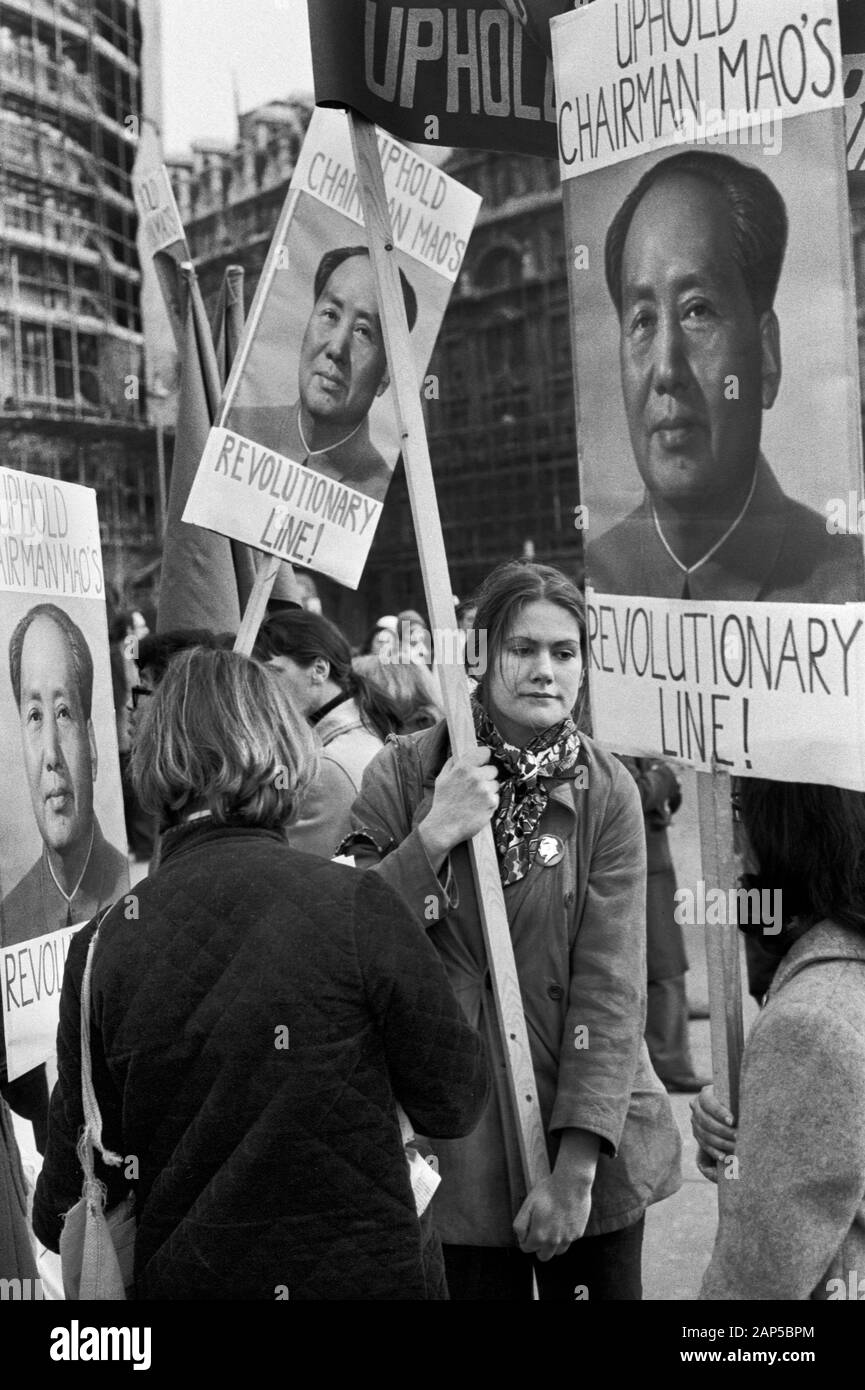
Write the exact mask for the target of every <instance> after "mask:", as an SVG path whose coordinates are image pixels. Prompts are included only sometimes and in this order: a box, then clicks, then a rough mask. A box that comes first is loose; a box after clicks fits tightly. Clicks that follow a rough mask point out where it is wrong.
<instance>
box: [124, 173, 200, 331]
mask: <svg viewBox="0 0 865 1390" xmlns="http://www.w3.org/2000/svg"><path fill="white" fill-rule="evenodd" d="M132 193H133V197H134V199H135V206H136V208H137V210H138V216H139V219H140V221H141V227H142V231H143V234H144V243H145V245H146V246H147V248H148V250H149V251H150V254H151V255H152V257H153V265H154V268H155V270H156V273H157V276H158V277H159V283H160V287H161V289H162V295H163V298H164V300H165V305H166V308H167V309H168V316H169V320H170V322H171V329H172V332H173V333H174V338H175V341H176V343H177V345H178V347H180V346H181V344H182V338H183V316H184V309H183V301H184V293H183V282H182V280H181V277H180V274H179V271H180V266H181V265H182V264H183V262H184V261H188V260H189V259H190V255H189V247H188V246H187V244H186V233H185V232H184V230H183V223H182V221H181V220H180V211H179V209H178V207H177V201H176V199H175V197H174V189H173V188H172V187H171V180H170V178H169V177H168V170H167V169H166V167H165V165H164V164H160V165H159V166H158V167H156V168H153V169H143V170H140V171H136V172H135V174H134V175H133V177H132Z"/></svg>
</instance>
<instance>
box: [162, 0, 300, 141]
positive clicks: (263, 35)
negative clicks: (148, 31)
mask: <svg viewBox="0 0 865 1390" xmlns="http://www.w3.org/2000/svg"><path fill="white" fill-rule="evenodd" d="M162 52H163V66H162V72H163V102H164V111H163V116H164V148H165V150H166V153H168V154H180V153H182V152H183V151H184V150H186V149H188V148H189V145H190V143H191V142H192V141H193V140H195V139H199V138H204V139H215V140H226V141H233V140H234V138H235V136H236V133H237V125H236V122H235V116H234V96H233V93H232V71H233V72H234V73H235V74H236V78H237V86H238V89H239V93H240V109H241V111H247V110H249V108H250V107H252V106H258V105H259V104H260V103H262V102H264V101H271V100H273V99H274V98H278V97H286V96H288V94H289V93H290V92H295V91H304V92H309V93H311V92H312V60H311V58H310V53H309V28H308V25H307V15H306V0H162Z"/></svg>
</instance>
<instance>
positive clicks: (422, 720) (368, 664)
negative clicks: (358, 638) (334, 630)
mask: <svg viewBox="0 0 865 1390" xmlns="http://www.w3.org/2000/svg"><path fill="white" fill-rule="evenodd" d="M352 664H353V666H354V669H355V671H356V672H357V673H358V674H360V675H362V676H365V677H366V679H367V680H368V681H370V683H371V684H372V685H375V686H377V687H378V688H379V690H383V691H384V692H385V693H386V694H387V695H389V696H390V698H391V699H392V700H393V702H394V704H395V705H396V708H397V710H398V712H399V719H400V728H399V729H398V731H397V732H398V733H402V734H410V733H415V732H416V731H417V730H418V729H428V728H431V727H432V725H433V724H437V723H438V722H439V720H440V719H443V718H444V705H443V703H442V697H441V692H440V690H439V688H438V685H437V684H436V680H435V677H434V676H433V675H432V673H431V672H430V670H429V668H428V667H426V666H424V665H422V664H421V663H420V662H417V661H382V660H381V658H380V657H377V656H372V655H371V654H369V653H366V654H364V655H363V656H356V657H355V658H354V662H353V663H352Z"/></svg>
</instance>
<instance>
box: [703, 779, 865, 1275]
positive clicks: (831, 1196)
mask: <svg viewBox="0 0 865 1390" xmlns="http://www.w3.org/2000/svg"><path fill="white" fill-rule="evenodd" d="M739 806H740V812H741V818H742V830H743V832H744V836H745V838H746V840H747V852H748V857H749V859H750V861H751V865H752V867H753V868H755V870H756V872H754V873H751V874H746V875H745V876H743V879H742V883H743V885H744V887H745V889H746V890H747V891H748V893H749V894H750V895H751V897H750V899H749V902H748V907H749V908H750V907H751V904H752V902H753V904H754V910H752V911H748V912H744V913H743V912H740V920H741V918H742V916H747V918H748V921H747V922H743V923H742V929H743V930H744V931H746V932H747V933H748V934H749V935H750V934H756V935H757V936H759V939H760V941H761V943H762V945H763V946H764V948H765V950H766V951H767V952H771V954H772V955H773V956H774V958H775V962H776V966H775V973H774V978H773V979H772V982H771V985H770V987H769V990H768V994H767V996H766V1000H765V1003H764V1005H763V1008H762V1010H761V1012H760V1014H759V1015H758V1017H757V1019H756V1021H755V1023H754V1025H753V1027H752V1029H751V1033H750V1036H749V1038H748V1041H747V1044H746V1047H745V1055H744V1059H743V1062H742V1073H741V1080H740V1092H739V1114H738V1122H737V1127H736V1128H733V1124H732V1122H733V1121H735V1120H736V1117H734V1116H732V1115H730V1114H729V1113H727V1114H726V1115H725V1113H724V1109H723V1107H722V1106H721V1105H720V1104H719V1103H718V1102H717V1101H716V1100H715V1098H714V1095H713V1093H712V1091H711V1089H709V1090H708V1091H704V1092H703V1093H702V1095H701V1096H700V1097H699V1099H698V1100H696V1101H695V1102H694V1103H693V1105H692V1128H693V1131H694V1137H695V1138H696V1140H697V1143H698V1145H699V1149H700V1152H699V1157H698V1163H699V1167H700V1170H701V1172H703V1173H704V1175H705V1176H706V1177H709V1178H711V1179H712V1180H713V1181H716V1180H717V1170H716V1167H715V1161H716V1159H721V1160H727V1161H728V1162H730V1163H731V1164H733V1163H734V1164H735V1168H733V1169H732V1175H733V1176H735V1178H736V1181H735V1182H732V1181H731V1182H729V1183H727V1184H726V1188H727V1190H726V1201H725V1202H724V1203H723V1206H722V1208H721V1213H720V1224H719V1227H718V1233H717V1238H716V1240H715V1248H714V1251H713V1254H712V1259H711V1262H710V1264H709V1267H708V1269H707V1271H706V1275H705V1278H704V1280H703V1285H702V1289H701V1292H700V1297H701V1298H702V1299H707V1300H717V1299H723V1300H728V1299H770V1300H772V1301H780V1300H792V1299H800V1300H801V1299H817V1300H826V1299H832V1298H847V1297H851V1298H856V1297H861V1293H860V1292H859V1289H860V1288H861V1285H858V1284H857V1289H856V1292H853V1293H850V1292H849V1279H850V1275H851V1271H859V1272H860V1273H861V1271H863V1270H865V795H863V794H862V793H861V792H855V791H848V790H846V789H844V788H840V787H825V786H815V785H803V784H798V783H790V782H768V781H762V780H760V779H758V778H753V779H752V778H743V779H741V782H740V790H739ZM767 894H768V895H769V896H768V898H767ZM778 895H780V900H779V899H778ZM758 904H759V908H760V910H759V911H758V910H756V908H757V906H758ZM778 906H780V909H781V910H780V913H779V912H778V911H777V907H778ZM722 1180H723V1179H722ZM855 1277H856V1278H857V1280H858V1278H859V1275H856V1276H855Z"/></svg>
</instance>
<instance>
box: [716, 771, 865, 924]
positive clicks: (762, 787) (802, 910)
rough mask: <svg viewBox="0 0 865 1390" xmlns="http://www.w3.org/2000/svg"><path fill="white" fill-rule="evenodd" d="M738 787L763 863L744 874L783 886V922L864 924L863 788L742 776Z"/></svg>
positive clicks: (752, 883) (761, 883)
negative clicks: (796, 920) (860, 789)
mask: <svg viewBox="0 0 865 1390" xmlns="http://www.w3.org/2000/svg"><path fill="white" fill-rule="evenodd" d="M737 795H738V801H739V806H740V809H741V815H742V824H743V826H744V828H745V831H746V833H747V836H748V841H749V844H750V848H751V851H752V853H753V855H754V858H755V860H756V862H757V865H758V868H757V872H756V873H754V874H747V875H745V876H743V879H742V882H743V883H744V884H746V886H747V887H748V888H758V889H769V890H780V893H781V906H782V911H783V916H784V921H785V923H786V922H789V921H790V920H792V919H793V918H797V919H798V920H799V922H800V924H801V925H802V926H805V927H812V926H814V925H815V924H816V923H817V922H821V921H823V919H824V918H827V919H830V920H832V921H835V922H840V923H842V924H843V925H845V926H848V927H854V928H857V929H858V930H859V931H861V932H865V793H863V792H856V791H850V790H848V789H847V788H845V787H828V786H822V785H817V784H813V783H805V782H770V781H766V780H764V779H762V778H759V777H741V778H739V779H738V782H737ZM761 939H762V937H761Z"/></svg>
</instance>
